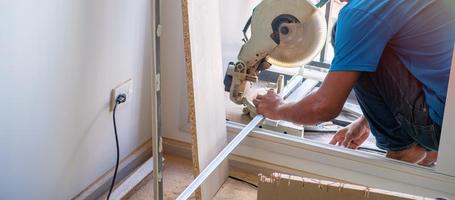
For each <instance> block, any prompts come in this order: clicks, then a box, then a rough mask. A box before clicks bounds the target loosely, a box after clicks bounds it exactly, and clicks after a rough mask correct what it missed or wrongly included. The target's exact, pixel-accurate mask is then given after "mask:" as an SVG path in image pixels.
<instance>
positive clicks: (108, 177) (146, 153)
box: [72, 139, 152, 200]
mask: <svg viewBox="0 0 455 200" xmlns="http://www.w3.org/2000/svg"><path fill="white" fill-rule="evenodd" d="M151 156H152V140H151V139H149V140H147V142H145V143H144V144H142V145H140V146H139V147H138V148H137V149H136V150H134V151H133V152H132V153H131V154H129V155H128V156H126V157H125V158H124V159H122V160H121V161H120V164H119V170H118V172H117V178H118V179H117V180H118V181H116V182H117V184H118V183H119V182H120V181H121V180H122V179H123V178H124V177H127V176H128V174H130V173H131V172H133V171H134V169H135V168H136V167H138V166H141V164H142V163H144V162H145V161H146V160H148V159H149V158H151ZM113 175H114V167H112V168H111V169H110V170H109V171H107V172H106V173H105V174H103V175H102V176H101V177H99V178H98V179H97V180H96V181H95V182H93V183H92V184H90V185H89V186H87V188H85V189H84V190H83V191H81V192H80V193H79V194H77V195H76V196H75V197H74V198H72V199H74V200H92V199H99V198H100V196H103V195H104V196H105V195H106V191H107V190H108V189H109V187H110V185H111V181H112V176H113Z"/></svg>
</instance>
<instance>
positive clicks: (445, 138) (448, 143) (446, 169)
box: [437, 50, 455, 189]
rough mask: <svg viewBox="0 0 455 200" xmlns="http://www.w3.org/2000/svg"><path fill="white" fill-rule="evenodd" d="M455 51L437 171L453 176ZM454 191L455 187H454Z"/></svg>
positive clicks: (454, 157) (454, 164)
mask: <svg viewBox="0 0 455 200" xmlns="http://www.w3.org/2000/svg"><path fill="white" fill-rule="evenodd" d="M454 130H455V50H454V52H453V57H452V69H451V73H450V82H449V86H448V91H447V99H446V107H445V111H444V122H443V124H442V132H441V142H440V146H439V156H438V166H437V170H438V171H440V172H443V173H445V174H450V175H452V176H455V156H454V152H455V145H454V144H455V131H454ZM454 189H455V187H454Z"/></svg>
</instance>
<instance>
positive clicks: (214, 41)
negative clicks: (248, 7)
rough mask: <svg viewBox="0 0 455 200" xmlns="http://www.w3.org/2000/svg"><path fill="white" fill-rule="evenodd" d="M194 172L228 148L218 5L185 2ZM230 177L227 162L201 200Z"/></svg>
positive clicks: (194, 0) (203, 1)
mask: <svg viewBox="0 0 455 200" xmlns="http://www.w3.org/2000/svg"><path fill="white" fill-rule="evenodd" d="M182 16H183V36H184V47H185V61H186V67H187V69H186V70H187V86H188V102H189V108H188V109H189V118H190V126H191V129H190V130H191V133H192V150H193V170H194V174H195V175H198V174H199V172H200V171H202V170H203V169H204V168H205V167H206V166H207V165H208V164H209V163H210V161H211V160H212V159H213V158H214V157H215V156H216V155H217V154H218V153H219V152H220V151H221V150H222V149H223V147H225V146H226V144H227V135H226V124H225V123H226V122H225V116H226V112H225V105H224V95H223V91H224V90H223V72H222V69H223V68H222V57H221V34H220V25H219V5H218V1H213V0H182ZM227 175H228V166H227V162H224V163H223V164H221V165H220V167H219V168H218V169H217V170H216V171H215V172H214V173H213V174H212V175H211V176H210V177H209V178H208V179H207V180H206V181H205V182H204V184H202V187H201V189H200V190H198V192H196V197H197V198H198V199H199V198H201V199H211V198H212V197H213V196H214V195H215V194H216V192H217V191H218V189H219V188H220V187H221V185H222V184H223V182H224V181H225V180H226V178H227Z"/></svg>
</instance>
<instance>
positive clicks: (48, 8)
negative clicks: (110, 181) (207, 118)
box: [0, 0, 151, 200]
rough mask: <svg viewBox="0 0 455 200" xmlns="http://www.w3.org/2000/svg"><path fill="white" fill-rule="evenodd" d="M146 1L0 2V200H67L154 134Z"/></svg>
mask: <svg viewBox="0 0 455 200" xmlns="http://www.w3.org/2000/svg"><path fill="white" fill-rule="evenodd" d="M149 2H150V1H149V0H135V1H129V0H79V1H73V0H42V1H33V0H0V85H1V86H2V87H3V88H2V89H1V93H2V94H3V95H4V96H3V97H1V99H0V199H51V200H52V199H70V198H72V197H74V196H75V195H76V194H77V193H79V192H80V191H81V190H83V189H84V188H85V187H87V186H88V184H90V183H92V182H94V181H95V180H96V179H97V178H98V177H99V176H101V175H102V174H103V173H105V172H106V171H108V170H109V169H110V168H111V167H113V165H114V163H115V143H114V142H115V141H114V135H113V128H112V116H111V114H112V113H110V112H109V111H108V103H109V96H110V90H111V89H112V88H113V87H115V86H116V85H118V84H119V83H121V82H123V81H125V80H127V79H129V78H133V80H134V97H133V99H132V102H131V103H130V104H129V105H127V106H125V107H123V108H120V109H119V112H118V127H119V139H120V145H121V156H122V157H124V156H125V155H127V154H129V153H131V152H132V150H133V149H135V148H137V147H138V146H139V145H140V144H142V143H144V142H145V141H146V140H147V139H149V138H150V136H151V126H150V124H151V122H150V121H151V120H150V119H151V104H150V101H151V94H150V90H151V87H150V82H151V80H150V63H151V61H150V57H151V49H150V48H151V43H150V41H151V40H150V39H151V33H150V31H149V29H150V7H151V6H150V5H149V4H150V3H149Z"/></svg>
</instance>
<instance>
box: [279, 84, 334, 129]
mask: <svg viewBox="0 0 455 200" xmlns="http://www.w3.org/2000/svg"><path fill="white" fill-rule="evenodd" d="M319 95H320V94H318V93H317V92H315V93H312V94H310V95H308V96H307V97H305V98H303V99H302V100H300V101H298V102H291V103H285V104H283V105H281V106H280V107H279V109H278V110H279V111H278V112H279V118H280V119H283V120H285V121H290V122H294V123H297V124H304V125H312V124H317V123H321V122H325V121H330V120H331V119H333V118H335V117H336V116H337V115H338V114H339V112H340V110H341V109H340V108H338V107H339V106H336V105H329V103H328V102H327V100H326V99H324V98H322V97H320V96H319Z"/></svg>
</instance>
